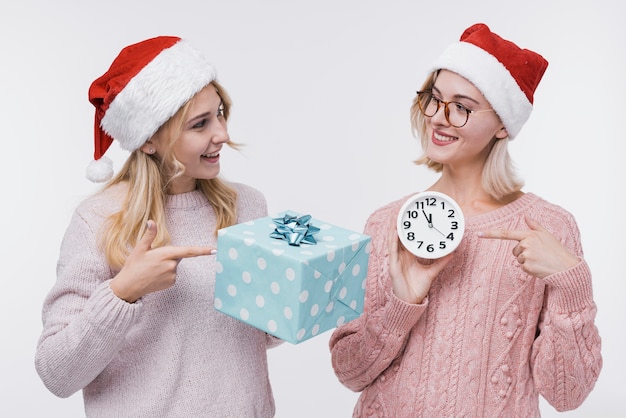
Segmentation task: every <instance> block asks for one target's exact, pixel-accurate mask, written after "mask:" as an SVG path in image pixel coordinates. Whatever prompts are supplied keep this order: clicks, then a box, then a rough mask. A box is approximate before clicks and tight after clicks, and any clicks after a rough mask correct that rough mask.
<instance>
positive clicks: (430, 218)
mask: <svg viewBox="0 0 626 418" xmlns="http://www.w3.org/2000/svg"><path fill="white" fill-rule="evenodd" d="M422 213H423V214H424V217H425V218H426V222H428V227H429V228H432V227H433V214H432V213H431V214H430V216H428V215H426V211H424V209H422Z"/></svg>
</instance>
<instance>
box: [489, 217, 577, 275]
mask: <svg viewBox="0 0 626 418" xmlns="http://www.w3.org/2000/svg"><path fill="white" fill-rule="evenodd" d="M526 224H527V225H528V227H529V228H530V230H495V231H486V232H480V233H479V234H478V235H479V236H480V237H482V238H486V239H506V240H513V241H518V244H517V245H516V246H515V247H514V248H513V256H514V257H515V258H516V259H517V262H518V263H520V266H521V267H522V270H524V272H526V273H528V274H530V275H532V276H535V277H538V278H540V279H543V278H544V277H546V276H549V275H551V274H554V273H558V272H559V271H564V270H567V269H569V268H572V267H574V266H575V265H576V264H578V263H579V262H580V259H579V258H578V257H577V256H576V255H575V254H573V253H572V252H571V251H569V250H568V249H567V248H566V247H565V246H564V245H563V244H561V243H560V242H559V240H558V239H556V237H555V236H554V235H552V234H551V233H550V231H548V230H547V229H545V228H544V227H543V226H542V225H541V224H540V223H539V222H537V221H535V220H534V219H532V218H530V217H528V216H527V217H526Z"/></svg>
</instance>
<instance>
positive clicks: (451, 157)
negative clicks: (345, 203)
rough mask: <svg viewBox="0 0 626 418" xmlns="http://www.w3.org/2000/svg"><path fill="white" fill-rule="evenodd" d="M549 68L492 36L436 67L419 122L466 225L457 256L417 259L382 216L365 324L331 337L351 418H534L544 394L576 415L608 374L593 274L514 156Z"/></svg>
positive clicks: (475, 35)
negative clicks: (512, 148) (354, 398)
mask: <svg viewBox="0 0 626 418" xmlns="http://www.w3.org/2000/svg"><path fill="white" fill-rule="evenodd" d="M547 65H548V63H547V61H546V60H545V59H544V58H543V57H542V56H540V55H539V54H537V53H535V52H532V51H529V50H527V49H521V48H519V47H518V46H517V45H515V44H514V43H512V42H510V41H507V40H505V39H503V38H501V37H500V36H498V35H496V34H495V33H493V32H491V31H490V29H489V28H488V27H487V26H486V25H484V24H476V25H473V26H471V27H470V28H468V29H467V30H465V32H464V33H463V34H462V36H461V38H460V41H459V42H456V43H454V44H452V45H450V46H449V47H448V48H447V49H446V50H445V51H444V52H443V54H442V55H441V56H440V57H439V58H438V59H437V60H436V61H435V63H434V65H433V67H432V70H433V71H432V73H431V74H430V76H429V77H428V78H427V80H426V82H425V83H424V85H423V86H422V88H421V89H420V91H418V92H417V95H416V97H415V99H414V101H413V105H412V107H411V122H412V126H413V129H414V131H415V132H416V133H417V134H418V135H419V137H420V140H421V144H422V147H423V150H424V154H423V156H422V157H421V158H420V159H419V160H418V161H417V163H419V164H425V165H426V166H428V167H429V168H431V169H433V170H435V171H436V172H438V173H440V177H439V179H438V180H437V181H436V182H435V183H434V184H433V185H432V186H431V187H430V188H429V190H430V191H435V192H441V193H444V194H446V195H448V196H450V197H452V198H453V199H454V200H455V201H456V202H457V203H458V204H459V206H460V207H461V209H462V211H463V214H464V218H465V222H466V225H465V234H464V235H463V239H462V241H461V243H460V245H459V246H458V247H457V249H456V250H455V251H454V252H453V253H451V254H449V255H447V256H444V257H442V258H439V259H435V260H425V259H420V258H418V257H416V256H413V255H412V254H410V253H409V252H408V251H407V250H406V249H405V248H404V247H403V245H402V244H401V243H400V242H399V239H398V234H397V232H396V219H397V216H398V212H399V210H400V208H401V206H402V204H403V203H404V202H405V201H406V199H407V197H405V198H402V199H400V200H398V201H396V202H393V203H390V204H388V205H387V206H384V207H382V208H380V209H378V210H377V211H376V212H374V213H373V214H372V215H371V216H370V218H369V219H368V222H367V225H366V227H365V232H366V233H367V234H369V235H370V236H371V237H372V251H371V255H370V266H369V271H368V279H367V290H366V305H365V312H364V313H363V315H362V316H361V317H360V318H358V319H356V320H354V321H351V322H349V323H347V324H344V325H342V326H341V327H339V328H338V329H336V330H335V332H334V333H333V335H332V337H331V341H330V348H331V352H332V363H333V367H334V370H335V373H336V375H337V377H338V378H339V380H340V381H341V382H342V383H343V384H344V385H345V386H347V387H348V388H350V389H351V390H354V391H360V392H362V394H361V396H360V398H359V400H358V402H357V405H356V407H355V410H354V417H394V418H398V417H417V416H428V417H430V416H433V417H435V416H436V417H444V416H446V417H448V416H472V417H477V416H490V417H492V416H525V417H528V416H539V415H540V411H539V395H542V396H543V397H544V398H545V399H546V400H547V401H548V402H549V403H550V404H552V405H553V406H554V408H556V409H557V410H559V411H564V410H570V409H574V408H576V407H578V406H579V405H580V404H581V403H582V402H583V401H584V400H585V398H586V397H587V395H588V394H589V393H590V391H591V390H592V388H593V387H594V384H595V382H596V380H597V378H598V375H599V373H600V369H601V366H602V358H601V354H600V337H599V334H598V330H597V328H596V327H595V325H594V319H595V315H596V305H595V303H594V300H593V294H592V284H591V273H590V270H589V266H588V265H587V263H586V262H585V260H584V258H583V251H582V246H581V242H580V236H579V231H578V227H577V225H576V222H575V220H574V218H573V217H572V215H571V214H570V213H568V212H567V211H566V210H564V209H562V208H561V207H559V206H556V205H554V204H551V203H549V202H547V201H546V200H544V199H542V198H540V197H539V196H537V195H535V194H532V193H524V192H523V191H522V181H521V180H520V179H519V178H518V177H517V176H516V174H515V171H514V169H513V165H512V162H511V159H510V157H509V154H508V150H507V145H508V141H510V140H512V139H514V138H515V137H516V136H517V135H518V133H519V132H520V130H521V128H522V126H523V125H524V123H525V122H526V120H527V119H528V117H529V116H530V113H531V110H532V104H533V94H534V91H535V89H536V87H537V85H538V84H539V81H540V79H541V77H542V76H543V74H544V72H545V70H546V68H547Z"/></svg>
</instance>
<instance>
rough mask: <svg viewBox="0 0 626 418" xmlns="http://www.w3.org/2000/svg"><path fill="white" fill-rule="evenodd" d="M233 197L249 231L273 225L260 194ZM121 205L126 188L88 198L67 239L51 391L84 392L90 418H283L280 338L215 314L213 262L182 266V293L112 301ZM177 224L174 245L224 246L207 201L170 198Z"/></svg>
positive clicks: (40, 364)
mask: <svg viewBox="0 0 626 418" xmlns="http://www.w3.org/2000/svg"><path fill="white" fill-rule="evenodd" d="M233 187H235V188H236V190H237V192H238V214H239V216H238V221H239V222H244V221H247V220H250V219H254V218H258V217H261V216H266V214H267V207H266V203H265V199H264V197H263V196H262V195H261V194H260V193H259V192H258V191H256V190H254V189H252V188H250V187H247V186H244V185H239V184H234V185H233ZM118 196H119V186H115V187H114V188H113V190H107V191H104V192H103V193H99V194H97V195H95V196H94V197H91V198H88V199H87V200H86V201H85V202H83V203H82V204H81V205H80V206H79V207H78V208H77V210H76V212H75V214H74V216H73V218H72V220H71V223H70V225H69V227H68V229H67V232H66V234H65V237H64V240H63V243H62V246H61V253H60V257H59V262H58V269H57V282H56V284H55V285H54V287H53V288H52V290H51V291H50V293H49V294H48V296H47V297H46V299H45V302H44V305H43V326H44V328H43V332H42V335H41V338H40V341H39V344H38V347H37V353H36V359H35V364H36V368H37V371H38V373H39V375H40V376H41V379H42V380H43V382H44V383H45V385H46V386H47V387H48V389H49V390H50V391H51V392H53V393H54V394H55V395H57V396H60V397H67V396H69V395H71V394H73V393H74V392H76V391H78V390H81V389H82V390H83V397H84V402H85V411H86V414H87V416H89V417H150V418H153V417H233V418H241V417H262V418H267V417H272V416H273V415H274V401H273V397H272V392H271V388H270V383H269V379H268V371H267V358H266V349H267V348H268V347H269V346H271V345H273V344H274V343H275V342H276V340H274V339H273V338H268V337H267V335H266V334H265V333H263V332H261V331H258V330H256V329H255V328H252V327H250V326H248V325H245V324H243V323H242V322H239V321H236V320H234V319H232V318H230V317H229V316H227V315H224V314H222V313H220V312H217V311H216V310H215V309H214V308H213V287H214V283H215V257H214V256H205V257H196V258H188V259H184V260H182V261H181V262H180V264H179V265H178V270H177V280H176V284H175V285H174V286H173V287H171V288H169V289H167V290H163V291H160V292H154V293H150V294H148V295H146V296H144V297H142V298H141V299H140V300H139V301H137V302H136V303H133V304H130V303H127V302H125V301H123V300H121V299H119V298H117V297H116V296H115V295H114V294H113V292H112V291H111V288H110V286H109V282H110V279H111V278H112V277H113V276H114V275H115V274H116V272H115V271H112V270H111V269H110V268H109V266H108V265H107V263H106V261H105V259H104V255H103V253H102V252H101V251H100V250H99V249H98V248H97V246H96V234H97V232H98V230H99V229H100V227H101V226H102V223H103V221H104V217H105V216H106V215H108V214H109V213H111V212H112V211H113V210H116V209H117V208H119V198H118ZM166 219H167V227H168V230H169V232H170V234H171V237H172V243H173V245H207V246H216V237H215V234H214V229H215V222H216V221H215V214H214V212H213V209H212V207H211V206H210V204H209V203H208V201H207V200H206V198H205V197H204V196H203V195H202V193H201V192H199V191H192V192H189V193H183V194H177V195H170V196H168V197H167V207H166Z"/></svg>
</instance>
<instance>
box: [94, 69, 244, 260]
mask: <svg viewBox="0 0 626 418" xmlns="http://www.w3.org/2000/svg"><path fill="white" fill-rule="evenodd" d="M211 84H212V85H213V86H214V87H215V90H216V91H217V94H218V95H219V96H220V98H221V99H222V103H223V106H224V108H223V111H224V118H225V120H226V121H228V116H229V115H230V108H231V106H232V102H231V100H230V97H229V96H228V94H227V92H226V91H225V90H224V88H223V87H222V86H221V85H220V84H219V83H217V82H216V81H212V82H211ZM193 100H194V99H193V98H192V99H191V100H190V101H188V102H187V103H186V104H185V105H183V106H182V107H181V108H180V109H179V111H178V112H177V113H176V114H175V115H174V116H172V118H170V119H169V120H168V121H167V122H165V123H164V124H163V126H161V128H159V131H158V132H157V134H159V135H161V137H162V138H163V139H164V140H165V141H166V142H167V143H168V146H167V150H166V152H165V153H164V155H163V156H162V160H158V159H157V158H156V157H155V156H152V155H148V154H146V153H145V152H143V151H142V150H140V149H138V150H135V151H133V152H132V153H131V154H130V156H129V157H128V159H127V160H126V163H125V164H124V166H123V167H122V169H121V170H120V171H119V173H117V175H116V176H115V177H113V178H112V179H111V180H110V181H109V182H108V183H107V185H106V186H105V189H106V188H109V187H111V186H113V185H116V184H119V183H126V184H127V186H128V188H127V191H126V197H125V199H124V201H123V203H122V207H121V209H120V211H119V212H116V213H113V214H112V215H110V216H109V217H108V218H107V220H106V222H105V224H104V227H103V230H102V231H101V235H100V238H101V244H102V248H103V251H104V253H105V256H106V259H107V262H108V263H109V265H110V266H111V267H113V268H114V269H120V268H121V267H122V266H123V265H124V263H125V262H126V258H127V257H128V255H129V254H130V252H131V250H132V248H133V247H134V246H135V245H136V243H137V241H138V240H139V238H140V237H141V236H142V235H143V234H144V232H145V229H146V222H147V221H148V220H153V221H154V222H155V223H156V225H157V236H156V238H155V240H154V243H153V247H160V246H164V245H167V244H169V243H170V235H169V232H168V231H167V228H166V226H165V202H166V197H167V187H168V184H169V182H170V181H171V180H172V179H173V178H175V177H177V176H180V175H181V174H182V172H183V170H184V167H183V165H182V164H181V163H180V162H179V161H178V160H176V157H175V155H174V153H173V152H171V149H172V147H173V145H174V143H175V142H176V140H177V138H178V137H179V136H180V134H181V132H182V124H183V121H184V120H185V117H186V115H187V113H188V111H189V106H190V104H191V103H192V102H193ZM228 145H231V146H234V147H235V148H236V144H233V143H231V142H230V141H229V142H228ZM197 186H198V189H199V190H201V191H202V193H203V194H204V195H205V196H206V198H207V199H208V201H209V203H210V204H211V206H212V207H213V209H214V211H215V214H216V217H217V227H216V230H215V231H214V232H215V233H217V230H218V229H220V228H224V227H226V226H230V225H233V224H235V223H236V220H237V193H236V192H235V190H233V189H232V188H231V187H229V186H228V185H227V184H226V183H224V182H223V181H222V180H220V179H219V178H213V179H209V180H197Z"/></svg>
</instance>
